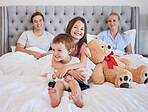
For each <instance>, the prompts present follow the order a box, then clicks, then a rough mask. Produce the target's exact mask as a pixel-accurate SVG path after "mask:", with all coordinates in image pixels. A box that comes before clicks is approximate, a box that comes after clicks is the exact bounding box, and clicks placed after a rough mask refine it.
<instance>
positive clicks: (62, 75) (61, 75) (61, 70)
mask: <svg viewBox="0 0 148 112" xmlns="http://www.w3.org/2000/svg"><path fill="white" fill-rule="evenodd" d="M67 71H68V68H67V67H66V66H64V67H63V68H62V69H60V70H58V72H57V73H55V74H56V76H57V77H58V78H59V79H62V78H63V77H64V75H65V74H66V73H67Z"/></svg>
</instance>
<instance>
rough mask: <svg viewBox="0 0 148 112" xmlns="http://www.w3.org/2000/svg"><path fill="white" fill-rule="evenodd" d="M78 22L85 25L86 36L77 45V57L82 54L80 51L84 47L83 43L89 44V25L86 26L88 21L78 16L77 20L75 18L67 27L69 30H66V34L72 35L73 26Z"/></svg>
mask: <svg viewBox="0 0 148 112" xmlns="http://www.w3.org/2000/svg"><path fill="white" fill-rule="evenodd" d="M77 21H81V22H82V23H84V36H83V37H82V38H81V39H80V40H79V42H78V43H77V45H78V52H77V53H76V55H79V53H80V49H81V47H82V45H83V43H84V42H85V43H87V25H86V21H85V19H84V18H82V17H80V16H77V17H75V18H73V19H72V20H71V21H70V22H69V24H68V25H67V28H66V33H67V34H69V35H71V34H70V32H71V29H72V27H73V25H74V24H75V23H76V22H77Z"/></svg>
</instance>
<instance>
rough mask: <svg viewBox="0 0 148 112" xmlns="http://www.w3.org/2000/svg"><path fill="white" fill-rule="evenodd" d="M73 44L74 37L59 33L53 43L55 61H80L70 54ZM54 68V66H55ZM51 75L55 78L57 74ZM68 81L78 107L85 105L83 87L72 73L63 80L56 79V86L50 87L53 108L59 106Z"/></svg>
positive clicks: (72, 97)
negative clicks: (82, 94)
mask: <svg viewBox="0 0 148 112" xmlns="http://www.w3.org/2000/svg"><path fill="white" fill-rule="evenodd" d="M72 46H73V39H72V38H71V37H70V35H68V34H59V35H57V36H56V37H55V38H54V39H53V43H52V57H53V59H55V61H57V62H59V63H61V64H64V65H67V64H73V63H76V62H78V60H79V59H78V58H76V57H72V56H70V54H71V51H72ZM53 68H54V67H53ZM50 76H51V77H52V78H53V79H55V78H56V76H55V74H53V75H51V74H50ZM66 82H67V83H68V85H69V88H70V89H71V94H70V95H69V99H70V100H73V101H74V103H75V104H76V105H77V106H78V107H80V108H81V107H83V102H82V97H81V89H80V87H79V84H78V82H77V81H76V80H75V79H74V78H72V77H71V76H70V75H65V76H64V81H63V80H58V81H56V84H55V86H54V88H52V87H49V88H48V92H49V96H50V99H51V105H52V107H53V108H55V107H57V106H58V105H59V103H60V100H61V97H62V95H63V91H64V90H65V89H66V87H65V83H66Z"/></svg>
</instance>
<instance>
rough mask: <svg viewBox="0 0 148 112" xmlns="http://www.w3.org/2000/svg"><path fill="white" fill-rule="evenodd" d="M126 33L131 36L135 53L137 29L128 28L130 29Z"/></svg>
mask: <svg viewBox="0 0 148 112" xmlns="http://www.w3.org/2000/svg"><path fill="white" fill-rule="evenodd" d="M124 33H125V34H127V35H128V36H129V37H130V39H131V47H132V52H133V54H135V38H136V29H131V30H128V31H126V32H124Z"/></svg>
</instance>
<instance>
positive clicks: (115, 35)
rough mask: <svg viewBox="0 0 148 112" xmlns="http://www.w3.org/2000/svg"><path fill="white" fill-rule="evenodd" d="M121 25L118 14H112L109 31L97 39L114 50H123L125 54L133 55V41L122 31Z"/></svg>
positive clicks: (102, 33)
mask: <svg viewBox="0 0 148 112" xmlns="http://www.w3.org/2000/svg"><path fill="white" fill-rule="evenodd" d="M119 25H120V16H119V15H118V14H117V13H111V14H110V15H109V16H108V26H109V30H107V31H103V32H101V33H99V34H98V35H97V37H96V39H100V40H103V41H104V42H105V43H107V44H108V45H110V46H111V47H112V50H121V51H123V52H125V54H132V49H131V40H130V38H129V37H128V36H127V35H126V34H124V33H123V32H122V31H121V30H120V28H119Z"/></svg>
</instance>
